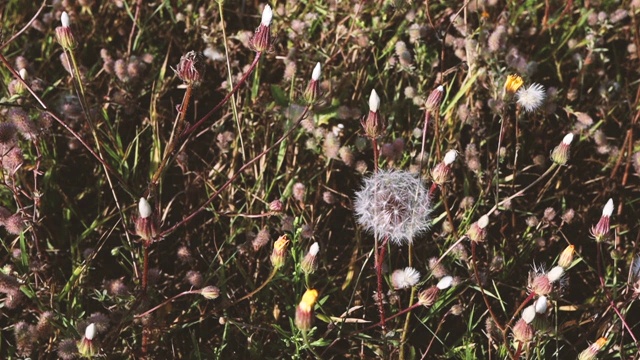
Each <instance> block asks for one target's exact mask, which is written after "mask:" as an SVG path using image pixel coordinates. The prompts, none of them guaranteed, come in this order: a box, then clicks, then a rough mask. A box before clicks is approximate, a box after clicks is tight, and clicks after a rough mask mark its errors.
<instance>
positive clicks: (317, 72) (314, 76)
mask: <svg viewBox="0 0 640 360" xmlns="http://www.w3.org/2000/svg"><path fill="white" fill-rule="evenodd" d="M321 70H322V68H321V67H320V63H317V64H316V67H314V68H313V72H312V73H311V80H313V81H318V80H319V79H320V71H321Z"/></svg>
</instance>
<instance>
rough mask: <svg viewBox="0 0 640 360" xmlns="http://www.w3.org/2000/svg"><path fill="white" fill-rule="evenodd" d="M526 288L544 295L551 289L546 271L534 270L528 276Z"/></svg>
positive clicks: (551, 285)
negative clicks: (532, 273)
mask: <svg viewBox="0 0 640 360" xmlns="http://www.w3.org/2000/svg"><path fill="white" fill-rule="evenodd" d="M528 288H529V290H530V291H531V292H532V293H535V294H538V295H543V296H546V295H549V293H551V290H553V284H552V282H551V281H550V279H549V276H548V275H547V274H546V273H544V272H540V271H536V272H535V274H534V275H532V276H530V279H529V286H528Z"/></svg>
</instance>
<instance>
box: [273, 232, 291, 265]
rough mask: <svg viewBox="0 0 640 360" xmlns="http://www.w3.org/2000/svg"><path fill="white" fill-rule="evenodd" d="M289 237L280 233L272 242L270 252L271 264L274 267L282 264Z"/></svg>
mask: <svg viewBox="0 0 640 360" xmlns="http://www.w3.org/2000/svg"><path fill="white" fill-rule="evenodd" d="M289 242H290V241H289V237H288V236H287V235H286V234H285V235H282V236H280V237H279V238H278V240H276V242H275V243H273V251H272V252H271V265H272V266H273V268H274V269H279V268H281V267H282V266H283V265H284V262H285V259H286V255H287V247H288V246H289Z"/></svg>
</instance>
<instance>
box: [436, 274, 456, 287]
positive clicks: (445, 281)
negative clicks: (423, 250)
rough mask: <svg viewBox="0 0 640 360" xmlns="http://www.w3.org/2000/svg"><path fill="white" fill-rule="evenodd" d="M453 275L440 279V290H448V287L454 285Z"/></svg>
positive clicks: (438, 285)
mask: <svg viewBox="0 0 640 360" xmlns="http://www.w3.org/2000/svg"><path fill="white" fill-rule="evenodd" d="M453 280H454V279H453V276H449V275H447V276H445V277H443V278H442V279H440V281H438V284H437V285H436V287H437V288H438V289H440V290H446V289H448V288H450V287H451V285H453Z"/></svg>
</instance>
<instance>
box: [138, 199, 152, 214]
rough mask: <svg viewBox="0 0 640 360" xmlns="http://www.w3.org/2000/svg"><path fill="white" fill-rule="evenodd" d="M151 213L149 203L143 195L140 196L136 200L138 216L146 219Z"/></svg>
mask: <svg viewBox="0 0 640 360" xmlns="http://www.w3.org/2000/svg"><path fill="white" fill-rule="evenodd" d="M151 213H152V210H151V205H149V202H148V201H147V199H145V198H143V197H142V198H140V201H139V202H138V214H139V215H140V217H141V218H143V219H146V218H148V217H149V216H151Z"/></svg>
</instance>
